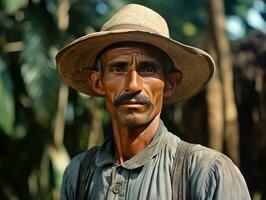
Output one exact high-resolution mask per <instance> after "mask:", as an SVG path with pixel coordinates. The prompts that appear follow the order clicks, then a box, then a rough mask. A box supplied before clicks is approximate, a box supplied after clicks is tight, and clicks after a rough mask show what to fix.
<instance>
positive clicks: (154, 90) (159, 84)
mask: <svg viewBox="0 0 266 200" xmlns="http://www.w3.org/2000/svg"><path fill="white" fill-rule="evenodd" d="M147 85H148V86H147V87H146V88H147V89H146V92H147V93H148V95H149V97H150V98H151V99H152V100H153V101H156V103H158V101H161V100H162V99H163V91H164V86H165V83H164V81H162V80H160V79H156V80H150V81H148V82H147Z"/></svg>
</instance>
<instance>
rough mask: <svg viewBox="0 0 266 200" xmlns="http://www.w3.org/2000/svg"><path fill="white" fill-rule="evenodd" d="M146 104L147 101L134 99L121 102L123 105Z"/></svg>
mask: <svg viewBox="0 0 266 200" xmlns="http://www.w3.org/2000/svg"><path fill="white" fill-rule="evenodd" d="M144 104H147V103H146V102H143V101H134V100H130V101H124V102H122V103H121V105H144Z"/></svg>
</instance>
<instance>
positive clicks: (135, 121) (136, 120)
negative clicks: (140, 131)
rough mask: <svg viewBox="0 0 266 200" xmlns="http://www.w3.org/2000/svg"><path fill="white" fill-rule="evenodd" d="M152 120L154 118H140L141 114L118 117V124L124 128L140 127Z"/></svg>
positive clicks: (148, 116)
mask: <svg viewBox="0 0 266 200" xmlns="http://www.w3.org/2000/svg"><path fill="white" fill-rule="evenodd" d="M153 118H154V116H151V115H147V116H141V114H128V115H126V116H124V115H121V114H120V115H118V119H119V121H120V123H121V124H123V125H125V126H142V125H145V124H148V123H150V122H151V121H152V119H153Z"/></svg>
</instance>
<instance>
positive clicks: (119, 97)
mask: <svg viewBox="0 0 266 200" xmlns="http://www.w3.org/2000/svg"><path fill="white" fill-rule="evenodd" d="M56 58H57V66H58V72H59V74H60V75H61V77H62V78H63V79H64V81H65V82H66V83H68V84H69V85H70V86H72V87H73V88H75V89H76V90H77V91H79V92H83V93H85V94H88V95H97V96H103V97H104V98H105V100H106V107H107V110H108V112H109V114H110V117H111V120H112V132H111V134H110V135H109V136H108V137H107V138H106V140H105V142H104V144H103V145H102V146H101V147H99V148H93V149H91V150H89V151H88V152H85V153H82V154H80V155H78V156H77V157H75V158H74V159H73V160H72V161H71V163H70V164H69V166H68V167H67V169H66V171H65V174H64V179H63V184H62V190H61V199H97V200H98V199H99V200H100V199H143V200H144V199H145V200H146V199H195V200H198V199H221V200H228V199H234V200H240V199H241V200H242V199H250V197H249V193H248V190H247V187H246V184H245V181H244V179H243V177H242V175H241V173H240V172H239V170H238V169H237V167H236V166H235V165H234V164H233V163H232V161H231V160H230V159H229V158H227V157H226V156H225V155H223V154H221V153H218V152H216V151H214V150H211V149H208V148H205V147H202V146H200V145H192V144H188V143H185V142H182V141H181V140H180V139H179V138H178V137H177V136H175V135H173V134H172V133H170V132H168V131H167V129H166V127H165V126H164V125H163V122H162V121H161V120H160V113H161V110H162V105H163V103H173V102H180V101H184V100H186V99H188V98H190V97H191V96H193V95H195V94H196V93H197V92H199V91H200V90H201V89H202V88H203V87H204V86H205V85H206V83H207V82H208V81H209V80H210V78H211V77H212V75H213V73H214V63H213V61H212V59H211V57H210V56H209V55H208V54H207V53H205V52H203V51H202V50H199V49H196V48H193V47H189V46H186V45H184V44H181V43H179V42H176V41H174V40H172V39H170V38H169V33H168V27H167V24H166V22H165V21H164V19H163V18H162V17H161V16H160V15H158V14H157V13H155V12H154V11H152V10H150V9H149V8H146V7H143V6H140V5H136V4H129V5H127V6H125V7H123V8H122V9H121V10H119V11H118V12H117V13H116V14H115V15H114V16H113V17H112V18H111V19H110V20H109V21H107V22H106V23H105V24H104V25H103V27H102V30H101V31H100V32H97V33H92V34H89V35H86V36H84V37H81V38H79V39H77V40H75V41H74V42H72V43H70V44H69V45H68V46H66V47H65V48H64V49H62V50H61V51H60V52H59V53H58V55H57V57H56Z"/></svg>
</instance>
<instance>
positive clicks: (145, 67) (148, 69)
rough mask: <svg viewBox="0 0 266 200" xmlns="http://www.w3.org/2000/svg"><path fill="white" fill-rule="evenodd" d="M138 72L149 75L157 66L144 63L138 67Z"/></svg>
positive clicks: (155, 70)
mask: <svg viewBox="0 0 266 200" xmlns="http://www.w3.org/2000/svg"><path fill="white" fill-rule="evenodd" d="M138 71H139V73H140V74H141V75H144V76H150V75H153V74H155V73H156V72H157V67H156V66H155V65H152V64H145V65H143V66H141V67H140V68H139V70H138Z"/></svg>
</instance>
